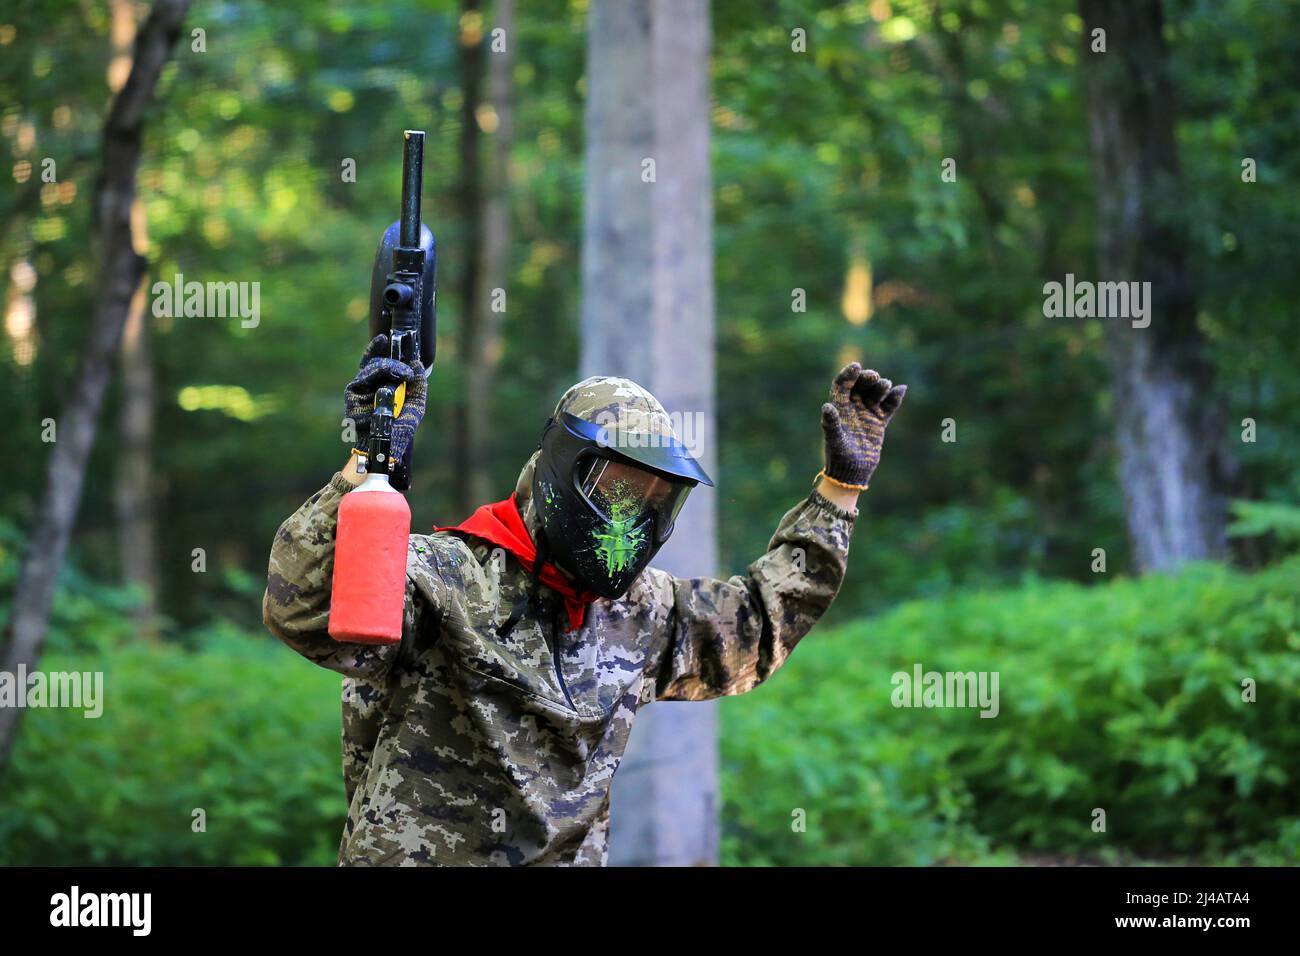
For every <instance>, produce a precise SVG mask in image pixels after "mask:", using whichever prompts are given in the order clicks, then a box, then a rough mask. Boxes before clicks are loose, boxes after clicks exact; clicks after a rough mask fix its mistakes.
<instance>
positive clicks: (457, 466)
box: [452, 0, 483, 514]
mask: <svg viewBox="0 0 1300 956" xmlns="http://www.w3.org/2000/svg"><path fill="white" fill-rule="evenodd" d="M460 22H461V27H460V29H461V33H460V92H461V105H460V187H459V189H458V190H457V192H458V195H459V199H460V222H461V228H462V229H463V230H464V232H463V233H462V237H463V240H464V241H463V243H462V245H461V247H460V250H459V252H460V254H461V255H462V256H464V266H463V269H462V271H461V274H460V314H461V326H460V330H459V331H460V334H459V336H458V339H459V342H458V345H459V348H458V350H457V351H458V353H459V355H458V358H459V361H460V365H461V370H462V371H461V374H462V375H463V376H464V378H463V379H462V381H463V382H464V383H465V386H464V387H462V388H461V390H460V396H459V398H458V400H457V401H456V403H455V405H454V407H453V409H452V465H453V467H452V476H453V477H452V492H453V494H454V496H455V499H456V507H457V510H458V511H459V512H460V513H462V514H469V513H470V512H471V511H472V510H473V509H474V508H475V507H477V506H478V505H479V504H482V502H475V501H473V500H472V498H471V495H470V484H471V482H470V472H471V468H472V465H471V462H470V409H469V403H470V401H471V396H470V394H469V388H468V383H469V374H470V367H471V366H472V365H473V363H474V356H475V354H476V353H477V348H478V347H477V339H478V335H477V329H476V328H475V320H476V319H477V317H478V293H479V255H480V248H479V242H480V240H479V236H480V233H481V231H482V228H481V217H482V216H483V203H482V185H481V182H480V176H479V143H480V140H481V137H480V136H479V126H478V109H479V104H480V103H481V102H482V85H483V83H482V77H483V26H482V20H481V19H479V0H463V2H462V3H461V21H460Z"/></svg>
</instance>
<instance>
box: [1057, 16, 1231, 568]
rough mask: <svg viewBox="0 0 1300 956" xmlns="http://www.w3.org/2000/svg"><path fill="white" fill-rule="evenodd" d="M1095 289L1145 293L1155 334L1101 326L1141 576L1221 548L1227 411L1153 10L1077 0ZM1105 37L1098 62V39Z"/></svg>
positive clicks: (1121, 325) (1112, 322)
mask: <svg viewBox="0 0 1300 956" xmlns="http://www.w3.org/2000/svg"><path fill="white" fill-rule="evenodd" d="M1080 9H1081V12H1082V14H1083V19H1084V37H1083V54H1082V56H1083V69H1084V74H1085V85H1086V89H1087V98H1088V124H1089V129H1090V133H1091V142H1092V160H1093V171H1094V175H1095V178H1096V184H1097V199H1098V210H1097V212H1098V215H1097V232H1098V266H1099V270H1100V276H1099V278H1100V279H1101V280H1102V281H1126V282H1147V281H1149V282H1150V283H1151V286H1150V289H1151V297H1150V303H1149V304H1150V313H1149V319H1150V325H1149V326H1148V327H1146V328H1135V327H1134V326H1133V324H1132V322H1130V321H1129V320H1128V319H1120V318H1108V319H1102V320H1101V321H1103V322H1105V323H1106V325H1107V329H1106V333H1107V338H1108V351H1109V358H1110V364H1111V370H1112V379H1113V381H1112V388H1113V392H1114V404H1115V413H1116V440H1117V444H1118V449H1119V459H1120V481H1121V484H1122V486H1123V489H1124V497H1125V507H1126V515H1127V520H1128V529H1129V536H1130V538H1131V540H1132V544H1133V551H1134V557H1135V560H1136V564H1137V566H1138V568H1139V569H1140V570H1144V571H1163V570H1169V569H1172V568H1175V567H1177V566H1178V565H1179V564H1181V563H1183V562H1185V561H1189V560H1196V559H1202V558H1219V557H1222V556H1224V555H1225V554H1226V552H1227V539H1226V536H1225V502H1224V495H1223V490H1222V477H1223V475H1224V473H1225V469H1224V461H1225V459H1224V457H1223V456H1224V454H1225V450H1224V448H1223V442H1222V434H1223V428H1224V425H1225V415H1224V412H1223V410H1222V403H1220V402H1218V401H1216V399H1215V396H1214V392H1213V384H1212V383H1213V368H1212V366H1211V364H1210V363H1209V361H1208V360H1207V358H1206V354H1205V348H1206V346H1205V341H1204V339H1203V337H1202V336H1201V333H1200V331H1199V330H1198V329H1197V326H1196V291H1195V287H1194V282H1193V278H1192V274H1191V270H1190V268H1189V265H1188V234H1189V233H1188V228H1187V224H1186V223H1185V222H1183V221H1181V219H1180V214H1181V213H1180V211H1181V208H1182V197H1183V195H1184V193H1183V185H1182V179H1181V175H1180V173H1179V169H1178V151H1177V143H1176V140H1175V137H1174V92H1175V91H1174V89H1173V84H1172V81H1171V79H1170V75H1169V57H1168V51H1167V49H1166V47H1165V42H1164V37H1163V34H1162V26H1163V17H1162V13H1161V5H1160V2H1159V0H1081V2H1080ZM1098 28H1100V29H1104V30H1105V31H1106V33H1105V37H1106V52H1104V53H1093V52H1092V51H1091V45H1092V42H1093V37H1092V33H1093V30H1095V29H1098Z"/></svg>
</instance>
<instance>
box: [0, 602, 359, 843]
mask: <svg viewBox="0 0 1300 956" xmlns="http://www.w3.org/2000/svg"><path fill="white" fill-rule="evenodd" d="M105 617H108V615H105ZM81 623H82V624H92V626H93V622H91V621H87V620H82V621H81ZM83 633H84V632H83ZM199 645H200V646H199V649H198V650H196V651H189V650H184V649H181V648H178V647H175V646H170V645H161V644H142V643H137V644H129V645H123V646H118V647H115V648H111V649H107V650H105V651H103V652H100V653H95V652H92V651H85V652H79V653H68V652H54V653H50V654H47V655H46V656H45V658H44V659H43V660H42V662H41V668H42V670H46V671H59V670H78V671H103V673H104V677H103V681H104V685H103V686H104V708H103V715H102V716H101V717H99V718H87V717H85V716H83V714H82V712H81V711H78V710H67V709H62V710H55V709H45V710H39V709H33V710H29V711H27V712H26V714H25V715H24V717H23V727H22V733H21V735H20V737H19V741H18V746H17V748H16V750H15V752H14V753H13V755H12V757H11V762H10V766H9V767H8V768H7V770H6V771H5V774H4V777H3V778H2V781H0V864H5V865H12V864H36V863H39V864H53V865H71V864H81V865H85V864H87V863H91V864H137V865H138V864H146V865H216V864H223V865H294V864H316V865H325V864H330V863H333V862H334V860H335V854H336V853H337V846H338V838H339V834H340V833H341V832H342V825H343V818H344V811H345V807H344V799H343V783H342V777H341V771H340V767H339V749H338V748H339V743H338V721H339V711H338V703H337V701H338V683H339V681H338V677H337V676H335V675H332V674H330V673H328V672H326V671H323V670H319V669H317V668H313V667H311V666H310V665H308V664H307V663H306V662H304V661H303V660H302V659H301V658H298V657H297V656H296V655H294V654H292V653H290V652H289V651H287V650H285V649H284V648H283V647H281V646H280V645H279V644H277V643H276V642H275V641H274V640H272V639H271V638H270V637H261V636H259V637H253V636H249V635H246V634H241V633H238V632H236V631H235V630H233V629H231V628H229V627H214V628H211V629H210V630H209V631H208V633H207V634H206V635H204V636H203V638H202V639H201V640H200V642H199ZM196 809H202V810H203V811H204V813H205V814H206V831H205V832H193V830H192V826H193V824H194V819H195V817H194V816H193V813H194V811H195V810H196Z"/></svg>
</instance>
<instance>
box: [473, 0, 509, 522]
mask: <svg viewBox="0 0 1300 956" xmlns="http://www.w3.org/2000/svg"><path fill="white" fill-rule="evenodd" d="M514 20H515V0H497V2H496V8H495V11H494V17H493V23H492V28H493V30H497V29H500V30H502V31H503V34H504V42H505V49H504V50H501V51H496V50H493V51H492V52H491V54H490V60H489V67H488V104H489V105H490V106H491V108H492V115H493V116H494V118H495V123H496V127H495V129H493V130H492V131H491V136H492V138H491V152H490V153H489V155H488V169H487V188H486V189H485V190H484V192H483V197H482V199H483V202H482V215H483V221H482V226H483V236H482V243H481V258H480V262H479V284H478V292H477V294H476V295H475V296H474V306H475V315H474V322H473V334H472V336H471V343H472V348H473V351H472V353H470V354H469V355H467V356H466V358H465V364H466V374H467V376H468V379H467V387H466V402H467V405H468V407H467V409H466V442H467V448H468V454H467V456H466V457H467V464H468V467H469V499H470V500H469V506H470V507H476V506H477V505H480V504H483V503H484V502H486V501H491V500H493V498H494V497H496V498H499V497H501V495H500V489H493V488H492V480H491V478H492V476H491V471H490V465H491V462H492V390H493V386H494V384H495V380H496V375H497V369H498V367H499V366H500V363H501V352H502V341H501V326H502V320H503V319H504V317H505V316H504V313H503V312H501V311H498V309H499V308H500V306H499V304H498V302H497V300H496V295H497V293H496V291H495V290H497V289H501V290H503V291H504V290H505V288H506V285H507V279H508V275H509V269H510V147H511V145H512V137H513V121H514V103H513V102H512V99H513V93H514V76H513V71H514V62H515V32H514ZM489 49H490V47H489ZM508 306H509V298H508V297H507V298H506V299H505V307H508ZM466 513H468V511H467V512H466Z"/></svg>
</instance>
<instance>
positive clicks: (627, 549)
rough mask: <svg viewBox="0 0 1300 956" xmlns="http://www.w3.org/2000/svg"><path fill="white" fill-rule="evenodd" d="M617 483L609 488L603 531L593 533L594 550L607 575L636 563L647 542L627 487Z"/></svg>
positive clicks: (644, 530) (643, 528)
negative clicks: (607, 508) (611, 493)
mask: <svg viewBox="0 0 1300 956" xmlns="http://www.w3.org/2000/svg"><path fill="white" fill-rule="evenodd" d="M621 485H622V483H620V484H617V485H615V486H614V488H613V489H612V492H613V495H614V499H613V500H612V501H610V505H609V510H610V513H611V517H610V520H609V522H608V523H606V525H605V530H604V531H594V532H592V537H593V538H595V540H596V552H597V553H598V554H599V555H600V557H601V558H602V559H603V560H604V562H605V571H606V573H608V574H619V573H622V572H623V571H626V570H627V569H628V568H630V567H632V566H634V565H635V564H636V560H637V555H638V554H639V553H640V552H641V549H642V547H643V546H644V545H645V543H646V529H645V527H644V526H641V527H636V520H637V518H638V517H640V509H639V508H637V506H636V504H635V503H634V502H633V501H632V500H631V499H630V497H629V492H630V489H629V488H626V487H621Z"/></svg>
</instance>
